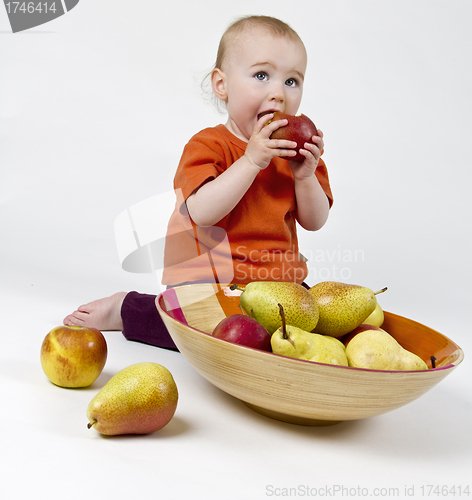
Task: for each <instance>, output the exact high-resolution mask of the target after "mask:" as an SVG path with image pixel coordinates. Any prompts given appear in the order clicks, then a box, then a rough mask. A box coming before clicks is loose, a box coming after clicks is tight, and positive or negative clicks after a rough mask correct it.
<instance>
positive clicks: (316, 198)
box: [290, 129, 329, 231]
mask: <svg viewBox="0 0 472 500" xmlns="http://www.w3.org/2000/svg"><path fill="white" fill-rule="evenodd" d="M312 140H313V142H314V144H310V143H306V144H305V148H306V149H305V150H300V152H301V154H303V155H304V156H305V160H304V161H303V162H302V163H296V162H290V167H291V168H292V171H293V176H294V179H295V198H296V200H297V220H298V222H299V224H300V225H301V226H302V227H303V228H304V229H306V230H307V231H317V230H318V229H321V228H322V227H323V226H324V224H325V222H326V221H327V219H328V214H329V201H328V197H327V196H326V193H325V192H324V190H323V188H322V187H321V185H320V183H319V182H318V179H317V177H316V175H314V172H315V170H316V167H317V166H318V162H319V160H320V156H321V151H322V150H323V148H324V143H323V132H321V130H319V129H318V136H314V137H313V138H312Z"/></svg>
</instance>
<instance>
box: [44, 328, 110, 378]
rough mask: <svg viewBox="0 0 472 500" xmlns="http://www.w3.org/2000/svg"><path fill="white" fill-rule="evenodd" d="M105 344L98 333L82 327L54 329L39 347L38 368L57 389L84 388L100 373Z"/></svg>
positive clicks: (105, 349) (105, 356)
mask: <svg viewBox="0 0 472 500" xmlns="http://www.w3.org/2000/svg"><path fill="white" fill-rule="evenodd" d="M107 354H108V349H107V343H106V340H105V337H104V336H103V335H102V332H100V330H97V329H96V328H86V327H82V326H57V327H56V328H53V329H52V330H51V331H50V332H49V333H48V334H47V335H46V337H45V338H44V340H43V343H42V345H41V356H40V357H41V366H42V368H43V371H44V373H45V374H46V376H47V377H48V379H49V380H50V381H51V382H52V383H53V384H55V385H58V386H59V387H88V386H89V385H91V384H92V383H93V382H95V380H96V379H97V378H98V376H99V375H100V373H102V370H103V367H104V366H105V363H106V360H107Z"/></svg>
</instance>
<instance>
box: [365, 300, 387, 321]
mask: <svg viewBox="0 0 472 500" xmlns="http://www.w3.org/2000/svg"><path fill="white" fill-rule="evenodd" d="M384 319H385V318H384V313H383V310H382V308H381V307H380V304H379V303H378V302H377V305H376V306H375V309H374V311H373V312H372V313H371V314H370V316H368V317H367V318H366V319H365V320H364V321H363V322H362V323H363V324H364V325H372V326H382V324H383V322H384Z"/></svg>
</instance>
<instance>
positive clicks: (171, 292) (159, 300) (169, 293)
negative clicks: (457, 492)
mask: <svg viewBox="0 0 472 500" xmlns="http://www.w3.org/2000/svg"><path fill="white" fill-rule="evenodd" d="M191 286H194V285H182V286H181V287H178V288H184V287H191ZM176 288H177V287H176ZM164 295H165V296H166V297H165V298H166V299H170V302H171V303H172V304H173V311H175V313H174V314H175V315H172V314H170V313H169V312H168V310H167V308H166V307H165V304H164V303H163V301H164ZM155 303H156V307H157V309H158V311H159V314H165V315H166V317H167V318H168V319H169V320H170V321H171V322H173V323H176V324H178V325H180V326H184V327H186V328H188V329H189V330H191V331H194V332H198V333H199V334H202V335H204V336H205V338H207V339H211V340H208V341H209V342H225V343H226V344H229V345H231V346H233V348H234V349H236V350H238V349H239V350H240V352H248V350H250V351H252V352H255V353H260V354H261V355H262V356H264V355H266V356H271V357H272V356H277V357H279V358H281V359H284V360H286V362H288V363H300V362H304V363H309V364H310V365H312V364H314V365H321V366H324V367H327V368H328V369H333V370H336V369H338V370H339V369H344V370H355V371H360V372H369V373H372V372H376V373H379V374H384V373H385V374H396V375H399V376H400V375H402V374H405V373H408V374H421V375H422V376H424V374H425V373H428V372H438V371H441V370H450V369H453V368H456V367H457V366H458V365H459V364H460V363H461V362H462V361H463V359H464V352H463V350H462V349H461V348H460V347H459V346H458V345H457V344H456V343H455V342H454V341H453V340H451V339H450V338H449V337H447V336H446V335H444V334H442V333H440V332H438V331H436V330H434V329H432V328H430V327H428V326H426V325H423V324H422V323H419V322H417V321H415V320H411V319H409V318H406V317H404V316H400V315H398V314H395V313H390V312H388V311H384V313H385V314H386V315H388V316H391V317H392V318H395V317H397V318H401V319H403V320H407V321H408V322H411V323H413V324H416V325H420V326H422V327H425V328H427V329H428V330H431V331H432V332H434V333H435V334H437V335H439V336H441V337H443V338H445V339H446V340H447V341H448V342H450V343H451V344H453V345H454V346H455V347H456V350H455V351H454V354H456V353H457V359H455V360H454V361H453V362H451V363H449V364H447V365H445V366H439V367H436V368H428V369H427V370H374V369H371V368H357V367H354V366H341V365H332V364H329V363H320V362H317V361H309V360H305V359H294V358H290V357H288V356H283V355H280V354H276V353H273V352H267V351H263V350H262V349H257V348H253V347H247V346H242V345H238V344H234V343H232V342H228V341H226V340H224V339H219V338H217V337H214V336H213V335H211V334H210V333H207V332H204V331H202V330H199V329H197V328H194V327H193V326H191V325H189V324H188V322H187V321H186V319H185V316H184V314H183V311H182V309H180V304H179V303H178V298H177V295H176V292H175V289H174V288H169V289H167V290H165V291H164V292H162V293H160V294H159V295H158V296H157V297H156V299H155ZM175 316H177V317H180V318H182V320H183V321H180V320H179V319H176V317H175ZM169 334H170V335H171V337H172V332H169ZM173 340H174V342H175V339H173Z"/></svg>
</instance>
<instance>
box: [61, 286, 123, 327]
mask: <svg viewBox="0 0 472 500" xmlns="http://www.w3.org/2000/svg"><path fill="white" fill-rule="evenodd" d="M125 297H126V292H118V293H115V294H114V295H111V296H110V297H104V298H103V299H98V300H94V301H93V302H89V303H88V304H84V305H83V306H80V307H79V308H78V309H77V311H74V312H73V313H72V314H69V315H68V316H66V317H65V318H64V321H63V323H64V325H66V326H87V327H92V328H97V329H98V330H123V322H122V321H121V305H122V304H123V299H124V298H125Z"/></svg>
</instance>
